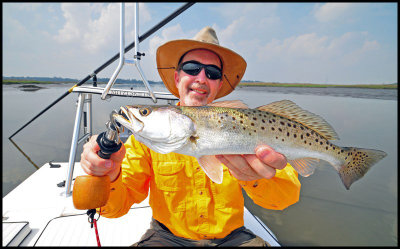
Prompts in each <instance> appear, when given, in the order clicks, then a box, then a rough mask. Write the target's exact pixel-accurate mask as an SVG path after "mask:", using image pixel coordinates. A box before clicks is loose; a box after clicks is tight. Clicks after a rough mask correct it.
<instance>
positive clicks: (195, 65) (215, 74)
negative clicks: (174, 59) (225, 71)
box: [179, 61, 222, 80]
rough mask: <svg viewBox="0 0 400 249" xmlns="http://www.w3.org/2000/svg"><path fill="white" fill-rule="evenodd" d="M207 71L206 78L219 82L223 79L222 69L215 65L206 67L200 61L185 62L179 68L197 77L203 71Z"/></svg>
mask: <svg viewBox="0 0 400 249" xmlns="http://www.w3.org/2000/svg"><path fill="white" fill-rule="evenodd" d="M203 68H204V69H205V72H206V76H207V78H209V79H210V80H218V79H221V78H222V70H221V68H219V67H217V66H215V65H204V64H201V63H200V62H198V61H185V62H184V63H182V64H181V65H180V66H179V70H180V69H182V70H183V71H184V72H185V73H187V74H189V75H192V76H196V75H198V74H199V73H200V72H201V70H202V69H203Z"/></svg>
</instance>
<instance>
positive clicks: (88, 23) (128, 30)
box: [54, 3, 151, 54]
mask: <svg viewBox="0 0 400 249" xmlns="http://www.w3.org/2000/svg"><path fill="white" fill-rule="evenodd" d="M61 9H62V12H63V16H64V18H65V20H66V22H65V24H64V26H63V27H62V28H61V29H60V30H59V31H58V34H57V35H55V36H54V39H55V40H56V41H57V42H59V43H61V44H71V45H74V46H75V47H77V46H78V47H79V48H81V49H83V50H84V51H86V52H89V53H91V54H94V53H98V52H99V51H101V50H104V49H110V48H111V50H113V51H115V50H116V49H115V48H117V49H118V50H119V37H120V5H119V4H107V5H104V4H101V3H95V4H89V3H62V4H61ZM139 10H140V13H139V18H140V19H139V24H140V23H146V22H149V21H150V20H151V15H150V12H149V10H148V8H147V6H146V5H145V4H144V3H139ZM133 36H134V3H127V4H125V46H127V45H128V44H129V43H130V42H131V41H133Z"/></svg>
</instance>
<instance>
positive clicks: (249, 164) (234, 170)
mask: <svg viewBox="0 0 400 249" xmlns="http://www.w3.org/2000/svg"><path fill="white" fill-rule="evenodd" d="M255 152H256V153H255V154H252V155H216V158H217V159H218V160H219V161H220V162H221V163H223V164H224V165H225V166H226V167H228V169H229V171H230V172H231V174H232V175H233V176H234V177H235V178H237V179H238V180H242V181H252V180H258V179H262V178H266V179H270V178H272V177H274V176H275V173H276V170H277V169H283V168H285V167H286V164H287V161H286V157H285V156H284V155H282V154H280V153H278V152H276V151H275V150H273V149H272V148H271V147H269V146H268V145H260V146H257V147H256V149H255Z"/></svg>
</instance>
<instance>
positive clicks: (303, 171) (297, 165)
mask: <svg viewBox="0 0 400 249" xmlns="http://www.w3.org/2000/svg"><path fill="white" fill-rule="evenodd" d="M288 162H289V163H290V165H292V167H293V168H294V169H295V170H296V171H297V172H298V173H299V174H300V175H302V176H304V177H307V176H310V175H312V174H313V173H314V170H315V168H316V167H317V165H318V164H319V162H320V160H319V159H317V158H311V157H305V158H299V159H296V160H288Z"/></svg>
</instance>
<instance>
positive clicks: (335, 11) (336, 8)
mask: <svg viewBox="0 0 400 249" xmlns="http://www.w3.org/2000/svg"><path fill="white" fill-rule="evenodd" d="M355 6H356V4H355V3H326V4H323V5H317V6H316V9H315V13H314V16H315V18H316V19H317V20H318V21H319V22H331V21H336V20H340V18H343V17H347V16H348V15H349V14H350V13H351V11H352V10H353V8H354V7H355Z"/></svg>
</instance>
